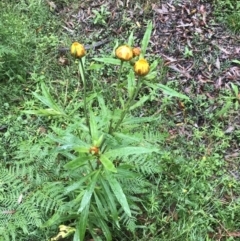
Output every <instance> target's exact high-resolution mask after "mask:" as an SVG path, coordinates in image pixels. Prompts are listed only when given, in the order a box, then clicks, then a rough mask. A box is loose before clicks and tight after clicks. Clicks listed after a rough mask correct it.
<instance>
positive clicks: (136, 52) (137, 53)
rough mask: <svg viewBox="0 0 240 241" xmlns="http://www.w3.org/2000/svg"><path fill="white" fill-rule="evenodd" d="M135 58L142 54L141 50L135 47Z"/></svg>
mask: <svg viewBox="0 0 240 241" xmlns="http://www.w3.org/2000/svg"><path fill="white" fill-rule="evenodd" d="M132 51H133V56H134V57H136V56H139V55H140V53H141V49H140V48H139V47H135V48H133V50H132Z"/></svg>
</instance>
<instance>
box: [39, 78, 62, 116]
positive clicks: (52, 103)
mask: <svg viewBox="0 0 240 241" xmlns="http://www.w3.org/2000/svg"><path fill="white" fill-rule="evenodd" d="M41 89H42V93H43V95H44V97H45V101H46V103H48V105H47V106H48V107H50V108H52V109H54V110H56V111H59V112H63V110H62V109H61V108H60V107H59V106H58V105H57V104H56V102H55V101H54V100H53V98H52V96H51V94H50V92H49V91H48V89H47V86H46V85H45V84H44V82H42V83H41Z"/></svg>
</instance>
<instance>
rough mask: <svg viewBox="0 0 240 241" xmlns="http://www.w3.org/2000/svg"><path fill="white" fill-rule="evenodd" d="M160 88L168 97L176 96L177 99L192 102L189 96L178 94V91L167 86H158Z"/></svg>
mask: <svg viewBox="0 0 240 241" xmlns="http://www.w3.org/2000/svg"><path fill="white" fill-rule="evenodd" d="M158 87H159V89H160V90H162V91H163V93H165V94H167V95H170V96H175V97H178V98H180V99H185V100H189V101H190V98H189V97H188V96H186V95H183V94H181V93H179V92H177V91H176V90H173V89H171V88H169V87H167V86H166V85H162V84H158Z"/></svg>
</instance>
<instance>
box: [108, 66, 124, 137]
mask: <svg viewBox="0 0 240 241" xmlns="http://www.w3.org/2000/svg"><path fill="white" fill-rule="evenodd" d="M122 69H123V61H121V65H120V69H119V72H118V78H117V87H116V89H117V95H116V96H117V98H116V99H115V101H114V102H113V103H114V104H113V116H114V112H115V109H116V108H117V100H118V99H119V98H120V91H119V86H120V79H121V73H122ZM112 125H113V119H111V121H110V125H109V131H108V133H109V134H110V133H112V127H113V126H112Z"/></svg>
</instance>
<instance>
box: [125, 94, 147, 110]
mask: <svg viewBox="0 0 240 241" xmlns="http://www.w3.org/2000/svg"><path fill="white" fill-rule="evenodd" d="M149 98H150V96H149V95H144V96H143V97H141V98H140V100H139V101H137V102H136V103H135V104H133V105H132V106H131V107H130V110H134V109H136V108H138V107H140V106H143V104H144V103H145V102H146V101H147V100H149Z"/></svg>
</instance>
